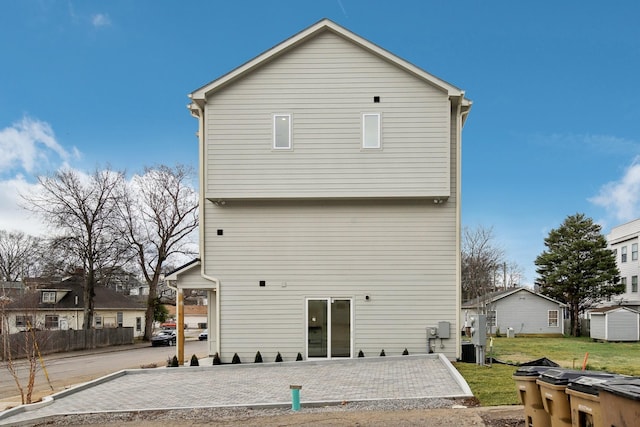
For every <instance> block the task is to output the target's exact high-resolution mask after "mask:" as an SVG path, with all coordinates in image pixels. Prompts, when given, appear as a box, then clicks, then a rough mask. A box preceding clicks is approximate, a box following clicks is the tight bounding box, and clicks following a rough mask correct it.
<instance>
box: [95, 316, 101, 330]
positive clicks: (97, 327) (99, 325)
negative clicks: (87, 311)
mask: <svg viewBox="0 0 640 427" xmlns="http://www.w3.org/2000/svg"><path fill="white" fill-rule="evenodd" d="M94 320H95V322H96V329H100V328H102V316H96V317H94Z"/></svg>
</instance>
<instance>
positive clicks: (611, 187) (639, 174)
mask: <svg viewBox="0 0 640 427" xmlns="http://www.w3.org/2000/svg"><path fill="white" fill-rule="evenodd" d="M589 202H591V203H593V204H594V205H596V206H601V207H603V208H605V210H606V211H607V212H608V213H609V214H610V215H612V216H613V217H614V218H615V219H616V220H618V221H622V222H626V221H631V220H632V219H635V218H637V217H638V216H639V215H640V157H636V158H635V159H634V160H633V162H632V163H631V165H630V166H629V167H628V168H627V170H626V171H625V173H624V175H623V176H622V178H620V179H619V180H618V181H612V182H608V183H607V184H605V185H603V186H602V187H601V188H600V191H599V193H598V195H596V196H595V197H592V198H590V199H589Z"/></svg>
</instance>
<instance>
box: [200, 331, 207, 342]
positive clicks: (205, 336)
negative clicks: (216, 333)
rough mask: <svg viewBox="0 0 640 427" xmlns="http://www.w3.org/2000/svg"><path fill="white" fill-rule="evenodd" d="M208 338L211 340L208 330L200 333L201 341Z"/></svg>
mask: <svg viewBox="0 0 640 427" xmlns="http://www.w3.org/2000/svg"><path fill="white" fill-rule="evenodd" d="M207 338H209V330H208V329H205V330H204V331H202V332H200V335H198V339H199V340H200V341H204V340H206V339H207Z"/></svg>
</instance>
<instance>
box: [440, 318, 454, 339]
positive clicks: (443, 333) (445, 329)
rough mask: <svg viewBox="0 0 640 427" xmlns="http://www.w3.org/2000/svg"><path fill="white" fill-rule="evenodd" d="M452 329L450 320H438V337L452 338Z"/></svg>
mask: <svg viewBox="0 0 640 427" xmlns="http://www.w3.org/2000/svg"><path fill="white" fill-rule="evenodd" d="M450 329H451V324H450V323H449V322H438V338H451V335H450V333H451V332H450Z"/></svg>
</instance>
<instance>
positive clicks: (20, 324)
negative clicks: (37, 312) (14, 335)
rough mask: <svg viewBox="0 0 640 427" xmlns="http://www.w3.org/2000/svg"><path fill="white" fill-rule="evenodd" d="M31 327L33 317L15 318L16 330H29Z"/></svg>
mask: <svg viewBox="0 0 640 427" xmlns="http://www.w3.org/2000/svg"><path fill="white" fill-rule="evenodd" d="M31 326H33V317H31V316H16V328H30V327H31Z"/></svg>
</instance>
